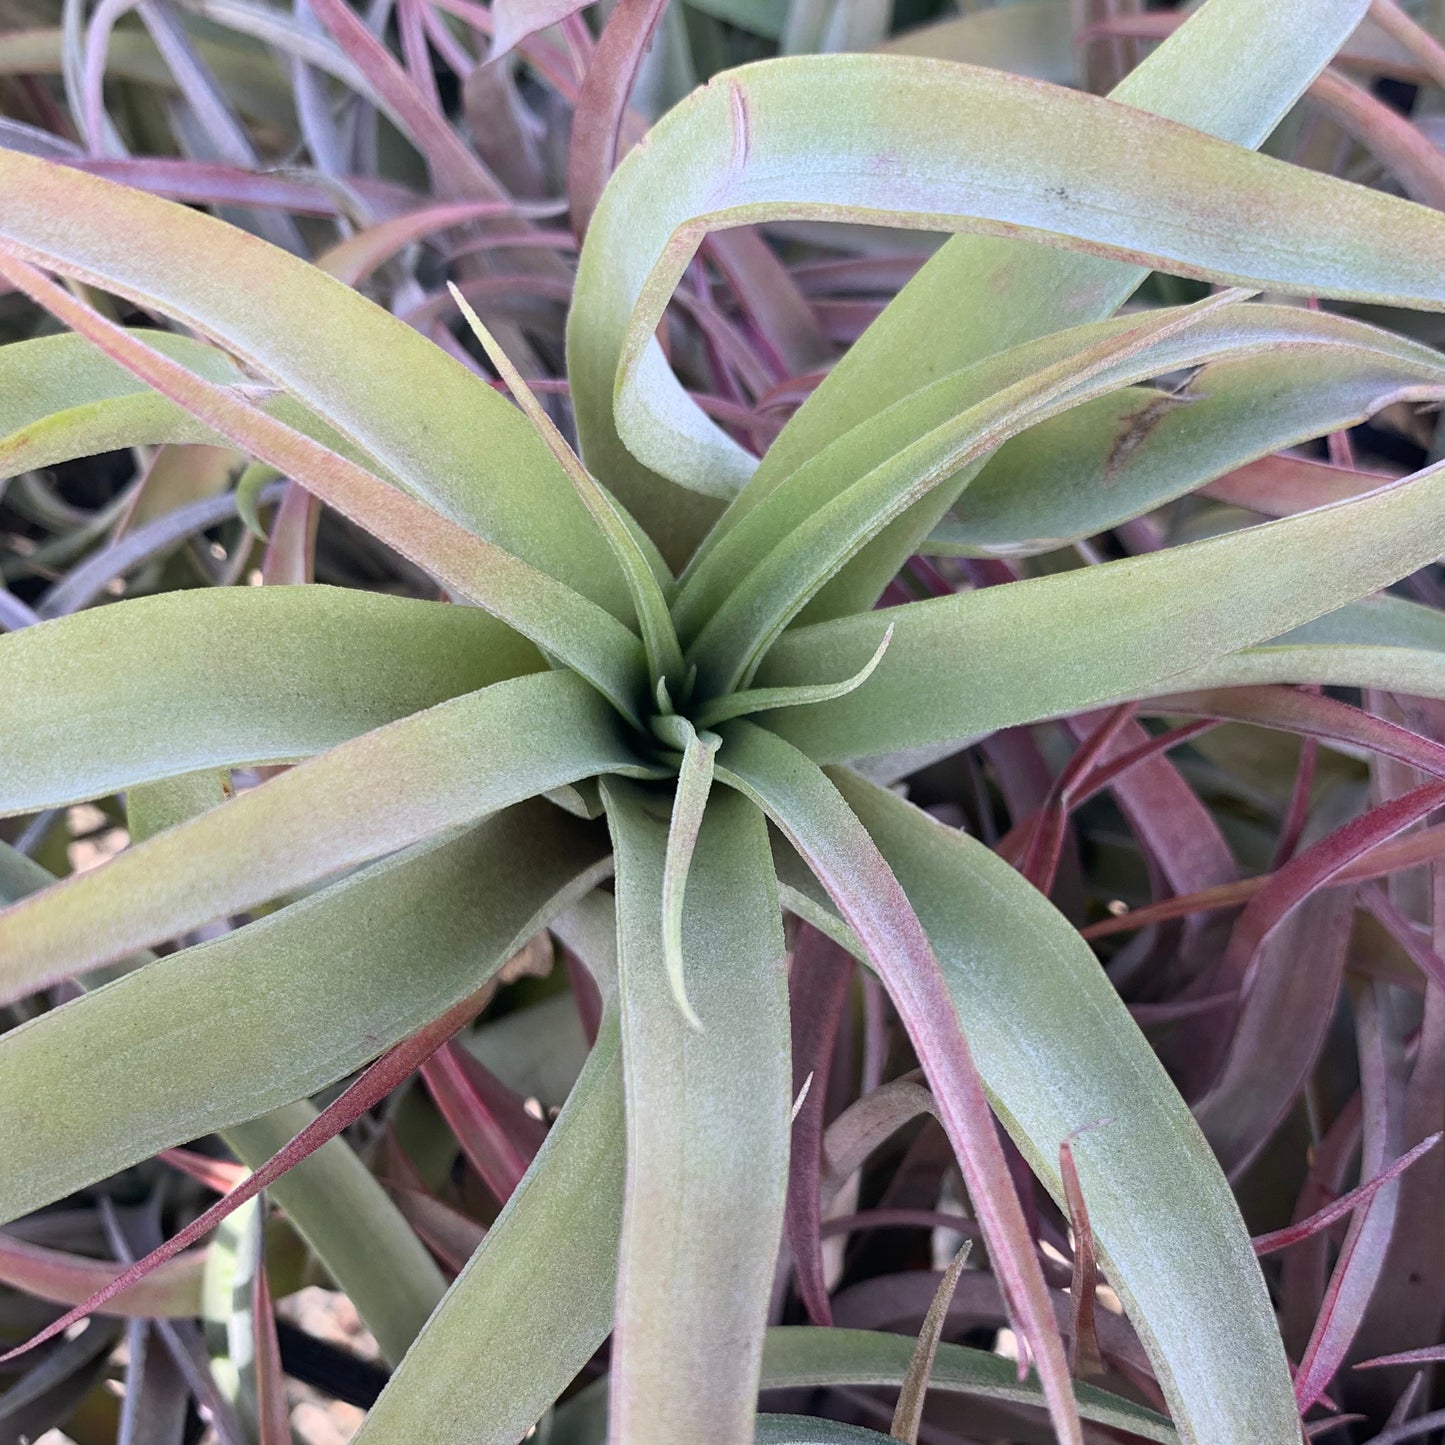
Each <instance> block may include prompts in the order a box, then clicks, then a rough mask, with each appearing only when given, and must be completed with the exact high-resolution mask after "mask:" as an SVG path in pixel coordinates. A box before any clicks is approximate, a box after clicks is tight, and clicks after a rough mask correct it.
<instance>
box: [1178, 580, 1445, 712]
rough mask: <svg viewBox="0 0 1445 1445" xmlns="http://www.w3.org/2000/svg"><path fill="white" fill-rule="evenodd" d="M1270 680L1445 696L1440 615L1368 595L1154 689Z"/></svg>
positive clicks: (1443, 619)
mask: <svg viewBox="0 0 1445 1445" xmlns="http://www.w3.org/2000/svg"><path fill="white" fill-rule="evenodd" d="M1269 682H1299V683H1324V684H1326V685H1329V686H1339V687H1378V688H1383V689H1385V690H1386V691H1389V692H1401V693H1405V694H1407V695H1410V696H1415V697H1445V615H1442V614H1441V613H1439V612H1437V611H1436V610H1435V609H1434V608H1433V607H1422V606H1421V605H1420V604H1419V603H1418V602H1407V601H1406V600H1405V599H1404V598H1401V597H1372V598H1369V599H1367V600H1366V601H1363V602H1355V603H1352V604H1351V605H1350V606H1348V607H1342V608H1340V609H1339V610H1338V611H1336V612H1331V613H1328V614H1327V615H1326V616H1324V617H1318V618H1316V619H1315V620H1314V621H1313V622H1307V623H1305V625H1304V626H1302V627H1296V628H1294V629H1293V630H1292V631H1290V632H1286V633H1283V634H1282V635H1281V636H1279V637H1274V638H1271V639H1270V640H1269V641H1267V642H1262V643H1260V644H1259V645H1258V646H1257V647H1250V648H1246V649H1245V650H1244V651H1242V652H1236V653H1233V654H1231V655H1230V656H1228V657H1220V658H1217V659H1215V660H1214V661H1212V662H1209V663H1206V664H1205V665H1204V666H1202V667H1198V668H1192V669H1191V670H1190V671H1188V672H1184V673H1180V674H1179V676H1178V677H1177V678H1171V679H1169V685H1168V687H1167V688H1163V687H1161V688H1159V689H1157V691H1159V692H1171V693H1172V692H1192V691H1194V690H1196V689H1199V688H1203V687H1247V686H1249V685H1251V684H1253V683H1269Z"/></svg>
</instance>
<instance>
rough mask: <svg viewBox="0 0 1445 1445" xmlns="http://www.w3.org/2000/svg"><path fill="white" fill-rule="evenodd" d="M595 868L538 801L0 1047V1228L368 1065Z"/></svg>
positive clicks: (571, 831) (179, 960) (265, 1152)
mask: <svg viewBox="0 0 1445 1445" xmlns="http://www.w3.org/2000/svg"><path fill="white" fill-rule="evenodd" d="M225 806H226V807H227V808H229V807H234V806H235V805H234V804H227V805H225ZM605 854H606V840H605V837H603V835H602V834H601V832H600V831H599V830H598V829H597V828H596V827H594V826H591V825H587V824H583V823H579V822H578V821H576V820H575V819H572V818H569V817H567V816H566V815H565V814H563V813H561V812H560V811H559V810H557V809H555V808H552V807H550V806H549V805H547V804H544V803H541V802H534V803H529V804H526V805H524V806H522V807H520V808H517V809H511V810H508V811H507V812H504V813H502V814H500V815H499V816H497V817H496V818H493V819H491V820H489V821H488V822H486V823H484V824H482V825H481V827H479V828H476V829H473V830H472V831H471V832H469V833H466V834H464V835H463V836H461V837H460V838H457V839H455V840H453V841H451V842H448V843H445V844H443V845H441V846H440V847H437V848H432V849H428V850H425V851H421V852H413V853H409V854H404V855H402V856H401V857H400V858H397V859H392V860H388V861H387V862H384V863H380V864H378V865H376V866H375V867H373V868H370V869H368V870H366V871H365V872H362V873H359V874H356V875H355V876H353V877H351V878H348V879H346V880H344V881H342V882H340V883H337V884H335V885H334V886H332V887H331V888H328V889H326V890H324V891H322V892H320V893H316V894H313V895H312V896H310V897H308V898H305V899H303V900H301V901H300V902H299V903H294V904H292V905H291V906H290V907H288V908H285V909H283V910H281V911H279V912H277V913H273V914H270V915H268V916H267V917H265V918H263V919H261V920H259V921H258V922H256V923H252V924H249V925H248V926H247V927H245V928H242V929H240V930H237V931H236V932H234V933H228V934H226V935H224V936H223V937H221V938H219V939H216V940H214V941H212V942H209V943H204V944H200V945H197V946H195V947H193V948H189V949H186V950H184V951H183V952H180V953H175V954H171V955H169V956H168V957H166V958H163V959H160V960H158V961H156V962H154V963H150V964H148V965H146V966H145V967H143V968H140V969H137V970H135V971H134V972H132V973H129V974H127V975H126V976H125V977H123V978H121V979H119V980H117V981H116V982H115V983H112V984H109V985H107V986H106V987H104V988H101V989H99V990H97V991H96V992H94V993H90V994H86V995H84V996H83V997H81V998H78V999H76V1000H74V1001H72V1002H71V1003H68V1004H66V1005H65V1006H64V1007H62V1008H59V1009H55V1010H52V1011H51V1012H48V1013H45V1014H42V1015H41V1016H40V1017H38V1018H36V1019H34V1020H32V1021H31V1022H30V1023H28V1024H25V1025H24V1026H22V1027H21V1028H18V1029H14V1030H12V1031H11V1032H10V1033H8V1034H5V1035H3V1036H0V1140H3V1149H4V1153H5V1158H6V1160H7V1166H6V1169H5V1170H4V1172H3V1175H0V1221H5V1220H10V1219H13V1218H16V1217H17V1216H19V1215H21V1214H24V1213H26V1212H28V1211H29V1210H32V1209H37V1208H40V1207H41V1206H42V1205H44V1204H48V1203H50V1202H51V1201H52V1200H54V1199H59V1198H62V1197H64V1196H65V1195H66V1194H69V1193H71V1192H73V1191H74V1190H76V1189H80V1188H83V1187H84V1186H85V1185H87V1184H90V1183H93V1182H94V1181H95V1180H97V1179H103V1178H105V1177H106V1176H107V1175H108V1174H112V1173H114V1172H115V1171H116V1170H118V1169H122V1168H124V1167H126V1166H128V1165H130V1164H133V1163H135V1162H136V1161H137V1160H140V1159H145V1158H148V1157H149V1156H150V1155H152V1154H154V1153H155V1152H156V1151H157V1150H159V1149H163V1148H167V1147H169V1146H171V1145H173V1144H178V1143H182V1142H184V1141H185V1140H187V1139H192V1138H196V1137H199V1136H200V1135H203V1134H206V1133H208V1132H210V1131H211V1130H214V1129H218V1128H222V1127H227V1126H230V1125H233V1124H239V1123H242V1122H243V1121H246V1120H250V1119H254V1118H255V1117H256V1116H258V1115H260V1114H263V1113H266V1112H267V1111H269V1110H273V1109H277V1108H279V1107H281V1106H282V1105H285V1104H289V1103H291V1102H292V1101H294V1100H297V1099H303V1098H305V1097H307V1096H308V1095H310V1094H312V1093H314V1092H315V1091H317V1090H318V1089H322V1088H324V1087H326V1086H327V1085H329V1084H331V1083H334V1082H335V1081H336V1080H337V1079H340V1078H342V1077H344V1076H345V1075H346V1074H348V1073H350V1072H352V1071H353V1070H355V1069H357V1068H360V1067H361V1066H362V1065H363V1064H365V1063H367V1062H368V1061H369V1060H370V1059H372V1058H374V1057H376V1056H377V1055H379V1054H380V1053H382V1052H383V1051H384V1050H385V1049H386V1048H387V1047H389V1046H390V1045H391V1044H392V1043H395V1042H396V1041H397V1040H399V1039H401V1038H404V1037H405V1036H406V1035H408V1034H410V1033H413V1032H415V1030H416V1029H417V1028H419V1027H421V1025H422V1024H424V1023H427V1022H428V1021H430V1020H431V1019H433V1018H435V1017H436V1016H437V1015H439V1014H440V1013H442V1012H444V1011H445V1010H446V1009H447V1008H448V1007H450V1006H451V1005H453V1004H455V1003H456V1002H458V1001H459V1000H460V999H462V998H465V997H467V996H468V995H470V994H471V993H473V992H475V990H476V989H477V988H479V987H480V986H481V984H482V983H483V982H484V981H485V980H486V979H487V977H488V976H489V975H490V974H491V973H493V972H494V971H495V970H496V969H497V968H498V967H500V966H501V964H502V963H503V962H505V961H506V959H507V958H508V957H509V956H510V955H511V953H512V952H514V951H515V950H516V948H518V947H519V946H520V945H521V943H522V942H523V941H525V939H526V938H528V937H529V936H530V935H531V934H532V933H534V932H535V931H536V930H537V928H539V927H541V926H543V925H544V924H545V923H546V922H547V921H548V920H549V919H550V918H551V917H552V916H554V915H555V913H556V912H558V911H560V910H561V909H562V908H564V907H565V906H566V905H567V903H568V902H569V901H570V900H572V899H573V898H575V897H577V896H579V894H580V893H581V892H583V891H585V890H586V889H587V888H590V887H591V886H593V884H594V883H595V881H596V879H597V877H598V876H599V872H600V871H601V870H602V869H603V868H604V866H605V864H604V859H605ZM41 876H43V875H40V874H38V871H37V872H34V873H32V877H31V878H30V879H29V880H15V881H17V882H27V881H28V884H29V886H31V887H34V886H36V885H37V883H38V881H39V877H41ZM12 896H13V891H12ZM44 896H45V895H43V894H41V895H37V897H44ZM12 916H13V915H12ZM117 1040H126V1041H128V1046H127V1047H125V1048H121V1047H117V1046H116V1041H117ZM136 1050H140V1051H141V1052H140V1053H139V1054H137V1053H136ZM138 1057H140V1058H142V1059H143V1060H144V1068H143V1069H137V1067H136V1060H137V1058H138ZM266 1127H267V1130H268V1134H267V1139H268V1140H269V1137H270V1136H271V1135H272V1134H274V1133H276V1132H277V1131H276V1129H275V1128H274V1127H272V1126H270V1125H267V1126H266ZM292 1132H294V1131H292ZM238 1137H240V1138H241V1139H242V1140H244V1139H245V1137H246V1135H245V1131H243V1132H242V1135H241V1136H238ZM290 1138H291V1134H290V1133H288V1134H286V1136H285V1139H286V1140H289V1139H290ZM282 1142H285V1140H283V1141H282ZM255 1152H259V1153H260V1154H261V1155H262V1157H263V1158H264V1157H269V1154H270V1153H271V1152H274V1151H272V1150H269V1149H267V1148H266V1147H265V1141H263V1142H262V1144H261V1146H260V1149H259V1151H257V1150H248V1153H255ZM323 1152H324V1151H323Z"/></svg>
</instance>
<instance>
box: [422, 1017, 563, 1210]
mask: <svg viewBox="0 0 1445 1445" xmlns="http://www.w3.org/2000/svg"><path fill="white" fill-rule="evenodd" d="M421 1076H422V1079H423V1080H424V1081H425V1083H426V1086H427V1091H428V1092H429V1093H430V1094H431V1096H432V1100H433V1101H434V1102H435V1104H436V1106H437V1108H438V1109H440V1110H441V1114H442V1117H443V1118H444V1119H445V1120H446V1121H447V1125H448V1127H449V1128H450V1129H451V1131H452V1133H453V1134H455V1135H456V1138H457V1143H458V1144H459V1145H460V1146H461V1150H462V1153H463V1154H464V1155H465V1156H466V1158H467V1162H468V1163H470V1164H471V1166H472V1168H473V1169H475V1170H476V1171H477V1173H478V1174H479V1175H480V1176H481V1178H482V1182H483V1183H484V1184H486V1186H487V1188H488V1189H489V1190H491V1192H492V1194H493V1196H494V1197H495V1198H496V1200H497V1202H498V1204H505V1203H506V1202H507V1200H508V1199H510V1198H511V1197H512V1191H513V1190H514V1189H516V1187H517V1185H518V1184H519V1183H520V1182H521V1179H522V1175H524V1174H525V1173H526V1172H527V1167H528V1165H530V1164H531V1162H532V1159H533V1158H534V1156H535V1155H536V1153H537V1150H538V1149H540V1148H541V1147H542V1140H543V1139H545V1138H546V1137H547V1128H546V1125H544V1124H543V1123H542V1121H541V1120H540V1119H537V1118H534V1117H533V1116H532V1115H531V1114H529V1113H528V1112H527V1111H526V1109H525V1108H524V1107H523V1104H522V1100H521V1099H520V1098H519V1097H518V1096H517V1095H516V1094H515V1093H513V1092H512V1090H511V1089H509V1088H508V1087H507V1086H506V1085H505V1084H504V1083H502V1081H501V1080H500V1079H499V1078H497V1076H496V1075H495V1074H493V1073H492V1072H491V1070H490V1069H488V1068H486V1067H485V1066H484V1065H482V1064H481V1063H479V1062H478V1061H477V1060H476V1059H474V1058H473V1057H472V1055H471V1054H470V1053H468V1052H467V1050H466V1049H465V1048H464V1047H463V1046H462V1045H461V1044H459V1043H457V1042H455V1041H453V1042H451V1043H446V1044H443V1045H442V1047H441V1048H440V1049H438V1050H437V1052H436V1053H435V1054H433V1055H432V1057H431V1058H430V1059H428V1060H427V1061H426V1062H425V1063H424V1064H423V1065H422V1066H421Z"/></svg>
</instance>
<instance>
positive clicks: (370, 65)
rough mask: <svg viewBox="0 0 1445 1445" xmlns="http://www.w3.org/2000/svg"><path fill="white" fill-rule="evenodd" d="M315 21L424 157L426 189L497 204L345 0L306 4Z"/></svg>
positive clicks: (484, 178)
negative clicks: (429, 182)
mask: <svg viewBox="0 0 1445 1445" xmlns="http://www.w3.org/2000/svg"><path fill="white" fill-rule="evenodd" d="M309 3H310V5H311V9H312V11H313V12H314V13H315V15H316V18H317V19H318V20H320V21H321V23H322V24H323V25H324V26H325V27H326V28H327V29H328V30H329V31H330V32H331V34H332V35H333V36H334V37H335V39H336V43H337V44H338V45H339V46H340V47H341V48H342V50H344V51H345V52H346V54H347V55H348V56H349V57H350V58H351V59H352V61H354V62H355V64H356V65H357V67H358V68H359V69H360V70H361V71H362V73H363V74H364V75H365V76H366V78H367V80H368V81H370V83H371V85H372V86H373V88H374V89H375V91H376V94H377V96H378V98H379V99H380V101H381V103H382V105H383V106H384V107H385V108H386V110H387V112H388V114H389V115H390V116H391V118H392V119H393V120H394V121H396V123H397V125H398V126H399V127H400V128H401V131H402V133H403V134H404V135H405V136H407V138H408V139H409V140H410V141H411V142H412V144H413V145H415V146H416V148H417V149H418V150H419V151H420V152H421V153H422V155H424V156H425V157H426V161H427V166H428V168H429V169H430V171H431V176H432V183H433V185H434V186H435V188H436V190H437V191H438V192H439V193H440V195H441V196H442V197H443V198H444V199H447V200H454V201H461V200H477V201H501V200H505V199H506V195H505V192H504V191H503V190H502V187H501V186H500V185H499V184H498V183H497V179H496V177H495V176H493V175H492V174H491V172H490V171H488V170H487V168H486V167H485V166H484V165H483V164H482V163H481V161H480V160H478V159H477V157H476V156H475V155H473V154H472V152H471V151H469V150H468V149H467V148H466V146H465V145H464V144H463V143H462V140H461V137H460V136H459V135H458V134H457V132H456V131H455V130H454V129H453V128H452V125H451V123H450V122H449V121H448V120H447V118H446V116H445V115H443V114H442V112H441V111H440V110H438V109H436V108H434V107H433V106H432V105H430V104H429V103H428V101H427V97H426V96H425V95H424V94H422V92H421V91H419V90H418V89H417V87H416V84H415V82H414V81H413V80H412V78H411V76H409V75H408V74H407V73H406V70H405V69H404V68H403V67H402V66H401V65H400V64H398V62H397V61H396V60H395V59H394V58H393V56H392V54H391V52H390V51H389V50H387V48H386V47H385V46H384V45H383V44H382V43H381V41H380V40H378V39H377V38H376V36H375V35H373V34H372V33H371V31H370V30H368V29H367V27H366V24H365V22H364V21H363V20H362V19H361V17H360V16H359V15H357V13H356V12H355V11H354V10H352V9H351V7H350V6H348V5H347V4H346V3H345V0H309Z"/></svg>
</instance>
